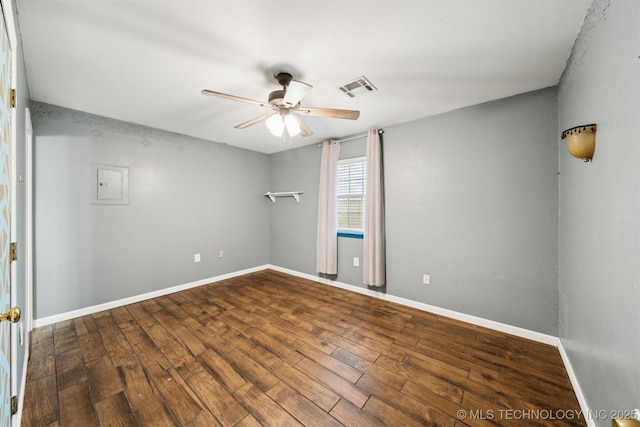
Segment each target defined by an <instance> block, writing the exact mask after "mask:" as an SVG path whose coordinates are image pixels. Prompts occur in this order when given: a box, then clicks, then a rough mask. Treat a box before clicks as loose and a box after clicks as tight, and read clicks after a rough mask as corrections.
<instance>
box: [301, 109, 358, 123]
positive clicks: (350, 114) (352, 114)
mask: <svg viewBox="0 0 640 427" xmlns="http://www.w3.org/2000/svg"><path fill="white" fill-rule="evenodd" d="M297 112H298V113H302V114H308V115H310V116H320V117H333V118H335V119H348V120H357V119H358V117H360V111H358V110H339V109H335V108H311V107H300V109H298V110H297Z"/></svg>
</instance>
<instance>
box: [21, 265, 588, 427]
mask: <svg viewBox="0 0 640 427" xmlns="http://www.w3.org/2000/svg"><path fill="white" fill-rule="evenodd" d="M579 413H580V408H579V406H578V402H577V400H576V397H575V394H574V392H573V389H572V387H571V384H570V382H569V378H568V376H567V373H566V371H565V369H564V366H563V364H562V361H561V358H560V355H559V353H558V350H557V349H556V348H554V347H551V346H547V345H544V344H540V343H536V342H532V341H528V340H525V339H522V338H518V337H514V336H511V335H507V334H504V333H500V332H496V331H493V330H489V329H484V328H481V327H477V326H474V325H470V324H467V323H463V322H459V321H456V320H452V319H449V318H445V317H441V316H437V315H434V314H430V313H425V312H422V311H419V310H415V309H412V308H407V307H404V306H401V305H397V304H393V303H389V302H385V301H381V300H378V299H375V298H371V297H367V296H364V295H361V294H357V293H353V292H348V291H345V290H342V289H338V288H334V287H330V286H326V285H321V284H318V283H315V282H313V281H309V280H305V279H300V278H297V277H293V276H289V275H286V274H283V273H280V272H276V271H272V270H265V271H260V272H257V273H252V274H249V275H245V276H241V277H237V278H233V279H229V280H226V281H222V282H217V283H214V284H210V285H206V286H201V287H198V288H194V289H190V290H186V291H183V292H179V293H175V294H171V295H167V296H163V297H159V298H154V299H151V300H147V301H144V302H140V303H136V304H131V305H128V306H125V307H119V308H116V309H113V310H108V311H103V312H100V313H96V314H93V315H90V316H84V317H80V318H77V319H73V320H69V321H65V322H60V323H57V324H55V325H49V326H45V327H41V328H38V329H36V330H34V332H33V346H32V356H31V361H30V362H29V367H28V371H27V384H26V388H25V403H24V411H23V423H22V424H23V425H24V426H83V427H84V426H94V425H96V426H97V425H101V426H189V427H197V426H219V425H224V426H258V425H274V426H275V425H277V426H289V425H308V426H340V425H347V426H382V425H387V426H412V425H433V426H465V425H468V426H491V425H509V426H510V425H523V426H524V425H526V426H531V425H544V426H549V425H559V426H568V425H572V426H573V425H579V426H582V425H586V423H585V421H584V418H583V417H581V416H579Z"/></svg>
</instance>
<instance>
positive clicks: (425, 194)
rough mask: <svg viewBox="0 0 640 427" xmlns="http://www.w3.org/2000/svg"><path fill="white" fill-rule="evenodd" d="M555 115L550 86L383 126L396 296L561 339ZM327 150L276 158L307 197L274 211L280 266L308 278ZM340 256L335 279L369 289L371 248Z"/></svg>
mask: <svg viewBox="0 0 640 427" xmlns="http://www.w3.org/2000/svg"><path fill="white" fill-rule="evenodd" d="M556 108H557V106H556V91H555V90H554V89H546V90H542V91H537V92H532V93H528V94H524V95H520V96H516V97H512V98H508V99H505V100H500V101H496V102H492V103H488V104H483V105H478V106H474V107H470V108H466V109H462V110H458V111H454V112H451V113H447V114H442V115H439V116H435V117H429V118H426V119H423V120H418V121H414V122H411V123H406V124H400V125H396V126H391V127H387V128H386V129H385V134H384V136H383V141H384V142H383V144H384V168H385V189H386V224H387V293H389V294H392V295H395V296H399V297H404V298H408V299H411V300H414V301H419V302H424V303H427V304H433V305H436V306H439V307H443V308H448V309H451V310H456V311H460V312H463V313H467V314H471V315H475V316H480V317H483V318H486V319H491V320H495V321H498V322H504V323H507V324H510V325H515V326H520V327H523V328H527V329H531V330H534V331H538V332H542V333H546V334H551V335H556V334H557V318H558V311H557V310H558V303H557V299H558V294H557V289H558V264H557V263H558V248H557V233H558V212H557V207H558V176H557V156H558V142H557V138H558V136H557V134H558V132H557V109H556ZM351 144H361V141H359V140H358V141H350V142H346V143H343V147H342V149H341V153H344V152H350V153H351V152H353V153H356V152H358V150H353V149H352V148H350V145H351ZM320 152H321V151H320V148H318V147H317V146H316V145H313V146H309V147H303V148H300V149H297V150H291V151H287V152H284V153H279V154H274V155H272V156H271V186H272V190H274V191H275V190H278V191H280V190H304V191H305V194H304V195H303V200H302V201H301V203H300V204H299V205H296V204H295V202H292V203H282V204H280V205H278V204H276V205H277V206H275V209H273V210H272V220H271V263H272V264H275V265H279V266H282V267H287V268H291V269H294V270H297V271H301V272H305V273H309V274H315V244H316V220H317V206H318V200H317V199H318V188H317V187H318V177H319V163H320ZM343 157H344V156H343ZM285 187H286V188H285ZM289 187H291V188H289ZM294 187H295V188H294ZM338 252H339V267H338V269H339V273H338V278H337V280H339V281H341V282H345V283H349V284H352V285H358V286H363V285H362V272H361V269H360V268H357V267H353V265H352V261H353V257H354V256H360V257H362V241H361V240H353V239H344V238H341V239H339V246H338ZM424 273H426V274H429V275H430V276H431V285H429V286H426V285H422V274H424Z"/></svg>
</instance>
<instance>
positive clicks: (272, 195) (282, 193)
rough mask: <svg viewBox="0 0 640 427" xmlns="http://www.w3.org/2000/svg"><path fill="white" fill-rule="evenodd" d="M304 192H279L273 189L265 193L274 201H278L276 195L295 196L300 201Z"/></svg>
mask: <svg viewBox="0 0 640 427" xmlns="http://www.w3.org/2000/svg"><path fill="white" fill-rule="evenodd" d="M302 193H303V192H302V191H279V192H277V193H272V192H271V191H269V192H268V193H264V195H265V197H268V198H269V199H271V201H272V202H273V203H275V202H276V197H293V198H294V199H296V202H300V195H301V194H302Z"/></svg>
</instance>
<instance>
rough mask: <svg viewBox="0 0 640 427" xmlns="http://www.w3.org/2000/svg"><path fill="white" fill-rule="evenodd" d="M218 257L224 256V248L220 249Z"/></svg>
mask: <svg viewBox="0 0 640 427" xmlns="http://www.w3.org/2000/svg"><path fill="white" fill-rule="evenodd" d="M218 258H224V251H223V250H219V251H218Z"/></svg>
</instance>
